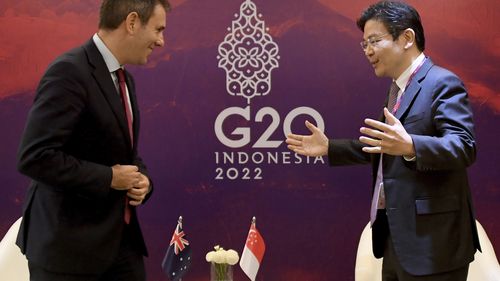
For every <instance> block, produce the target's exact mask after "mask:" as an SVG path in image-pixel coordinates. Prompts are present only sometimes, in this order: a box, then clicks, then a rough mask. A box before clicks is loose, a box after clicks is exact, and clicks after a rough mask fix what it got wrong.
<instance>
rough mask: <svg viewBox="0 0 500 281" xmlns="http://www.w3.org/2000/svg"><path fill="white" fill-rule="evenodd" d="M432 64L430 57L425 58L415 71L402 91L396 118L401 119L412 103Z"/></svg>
mask: <svg viewBox="0 0 500 281" xmlns="http://www.w3.org/2000/svg"><path fill="white" fill-rule="evenodd" d="M433 65H434V63H433V62H432V61H431V59H429V58H426V59H425V62H424V64H423V65H422V67H420V69H419V70H418V71H417V73H415V76H414V77H413V79H412V80H411V81H410V84H409V85H408V87H407V89H406V90H405V92H404V93H403V97H402V99H401V104H400V106H399V109H398V111H396V115H395V116H396V118H398V119H400V120H401V117H402V116H403V115H404V114H405V113H406V112H407V111H408V109H409V108H410V105H411V104H412V103H413V100H414V99H415V98H416V97H417V95H418V93H419V92H420V89H421V88H422V86H421V85H420V82H421V81H422V79H424V78H425V76H426V75H427V72H428V71H429V69H430V68H431V67H432V66H433Z"/></svg>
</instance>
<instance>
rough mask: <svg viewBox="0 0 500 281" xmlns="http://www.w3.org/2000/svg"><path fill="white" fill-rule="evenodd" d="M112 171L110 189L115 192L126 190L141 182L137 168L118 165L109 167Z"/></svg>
mask: <svg viewBox="0 0 500 281" xmlns="http://www.w3.org/2000/svg"><path fill="white" fill-rule="evenodd" d="M111 170H112V171H113V179H112V180H111V188H113V189H116V190H128V189H131V188H133V187H134V186H137V185H138V184H139V182H140V181H141V173H140V172H139V168H138V167H137V166H132V165H119V164H116V165H114V166H112V167H111Z"/></svg>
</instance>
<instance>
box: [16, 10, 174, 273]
mask: <svg viewBox="0 0 500 281" xmlns="http://www.w3.org/2000/svg"><path fill="white" fill-rule="evenodd" d="M168 9H169V5H168V2H166V1H165V0H104V1H103V2H102V4H101V10H100V21H99V30H98V32H97V33H96V34H94V36H93V37H92V38H91V39H90V40H89V41H88V42H86V43H85V44H84V45H82V46H80V47H78V48H75V49H73V50H71V51H69V52H67V53H65V54H63V55H61V56H60V57H58V58H57V59H56V60H55V61H54V62H52V64H51V65H50V66H49V67H48V69H47V71H46V72H45V74H44V76H43V77H42V79H41V81H40V84H39V86H38V89H37V92H36V96H35V101H34V104H33V106H32V108H31V110H30V113H29V116H28V120H27V123H26V128H25V131H24V134H23V137H22V140H21V144H20V148H19V153H18V169H19V171H20V172H22V173H23V174H25V175H27V176H28V177H30V178H31V179H32V183H31V186H30V188H29V190H28V193H27V196H26V200H25V203H24V208H23V209H24V210H23V220H22V224H21V228H20V230H19V235H18V239H17V244H18V245H19V247H20V248H21V251H22V252H23V253H24V254H25V255H26V257H27V258H28V266H29V270H30V279H31V280H34V281H76V280H79V281H82V280H85V281H112V280H116V281H128V280H130V281H143V280H145V279H146V277H145V269H144V261H143V256H145V255H147V250H146V246H145V243H144V239H143V237H142V233H141V229H140V227H139V222H138V219H137V214H136V208H137V207H139V206H140V205H141V204H143V203H145V202H146V200H147V199H148V198H149V196H150V195H151V193H152V191H153V186H152V183H151V181H150V179H149V176H148V173H147V170H146V166H145V165H144V163H143V161H142V159H141V158H140V157H139V155H138V152H137V144H138V138H139V123H140V121H139V109H138V106H137V99H136V94H135V85H134V80H133V78H132V76H131V75H130V74H129V73H128V72H126V70H125V69H124V68H123V66H124V65H125V64H136V65H142V64H145V63H146V62H147V60H148V57H149V55H150V54H151V52H152V51H153V49H155V48H156V47H162V46H163V45H164V39H163V30H164V29H165V25H166V12H167V10H168Z"/></svg>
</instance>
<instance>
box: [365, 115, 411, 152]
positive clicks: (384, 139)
mask: <svg viewBox="0 0 500 281" xmlns="http://www.w3.org/2000/svg"><path fill="white" fill-rule="evenodd" d="M384 116H385V120H386V121H387V123H383V122H380V121H376V120H373V119H369V118H368V119H365V124H366V125H368V126H370V127H373V128H374V129H372V128H366V127H361V129H360V130H359V131H360V132H361V133H363V134H365V135H367V136H368V137H366V136H361V137H359V140H360V141H361V142H363V143H365V144H368V145H370V146H367V147H363V151H364V152H367V153H386V154H390V155H395V156H407V157H413V156H415V148H414V147H413V140H412V138H411V136H410V135H409V134H408V133H407V132H406V130H405V128H404V127H403V124H401V122H400V121H399V120H398V119H397V118H396V117H395V116H394V115H393V114H391V113H390V112H389V110H388V109H387V108H384Z"/></svg>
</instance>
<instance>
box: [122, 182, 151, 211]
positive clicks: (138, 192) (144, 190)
mask: <svg viewBox="0 0 500 281" xmlns="http://www.w3.org/2000/svg"><path fill="white" fill-rule="evenodd" d="M140 175H141V180H140V181H139V183H137V184H136V185H135V186H134V187H133V188H131V189H129V190H128V191H127V196H128V197H129V198H130V201H129V204H130V205H132V206H138V205H140V204H142V201H143V200H144V198H146V195H147V194H148V192H149V185H150V182H149V179H148V177H146V176H145V175H143V174H140Z"/></svg>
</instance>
